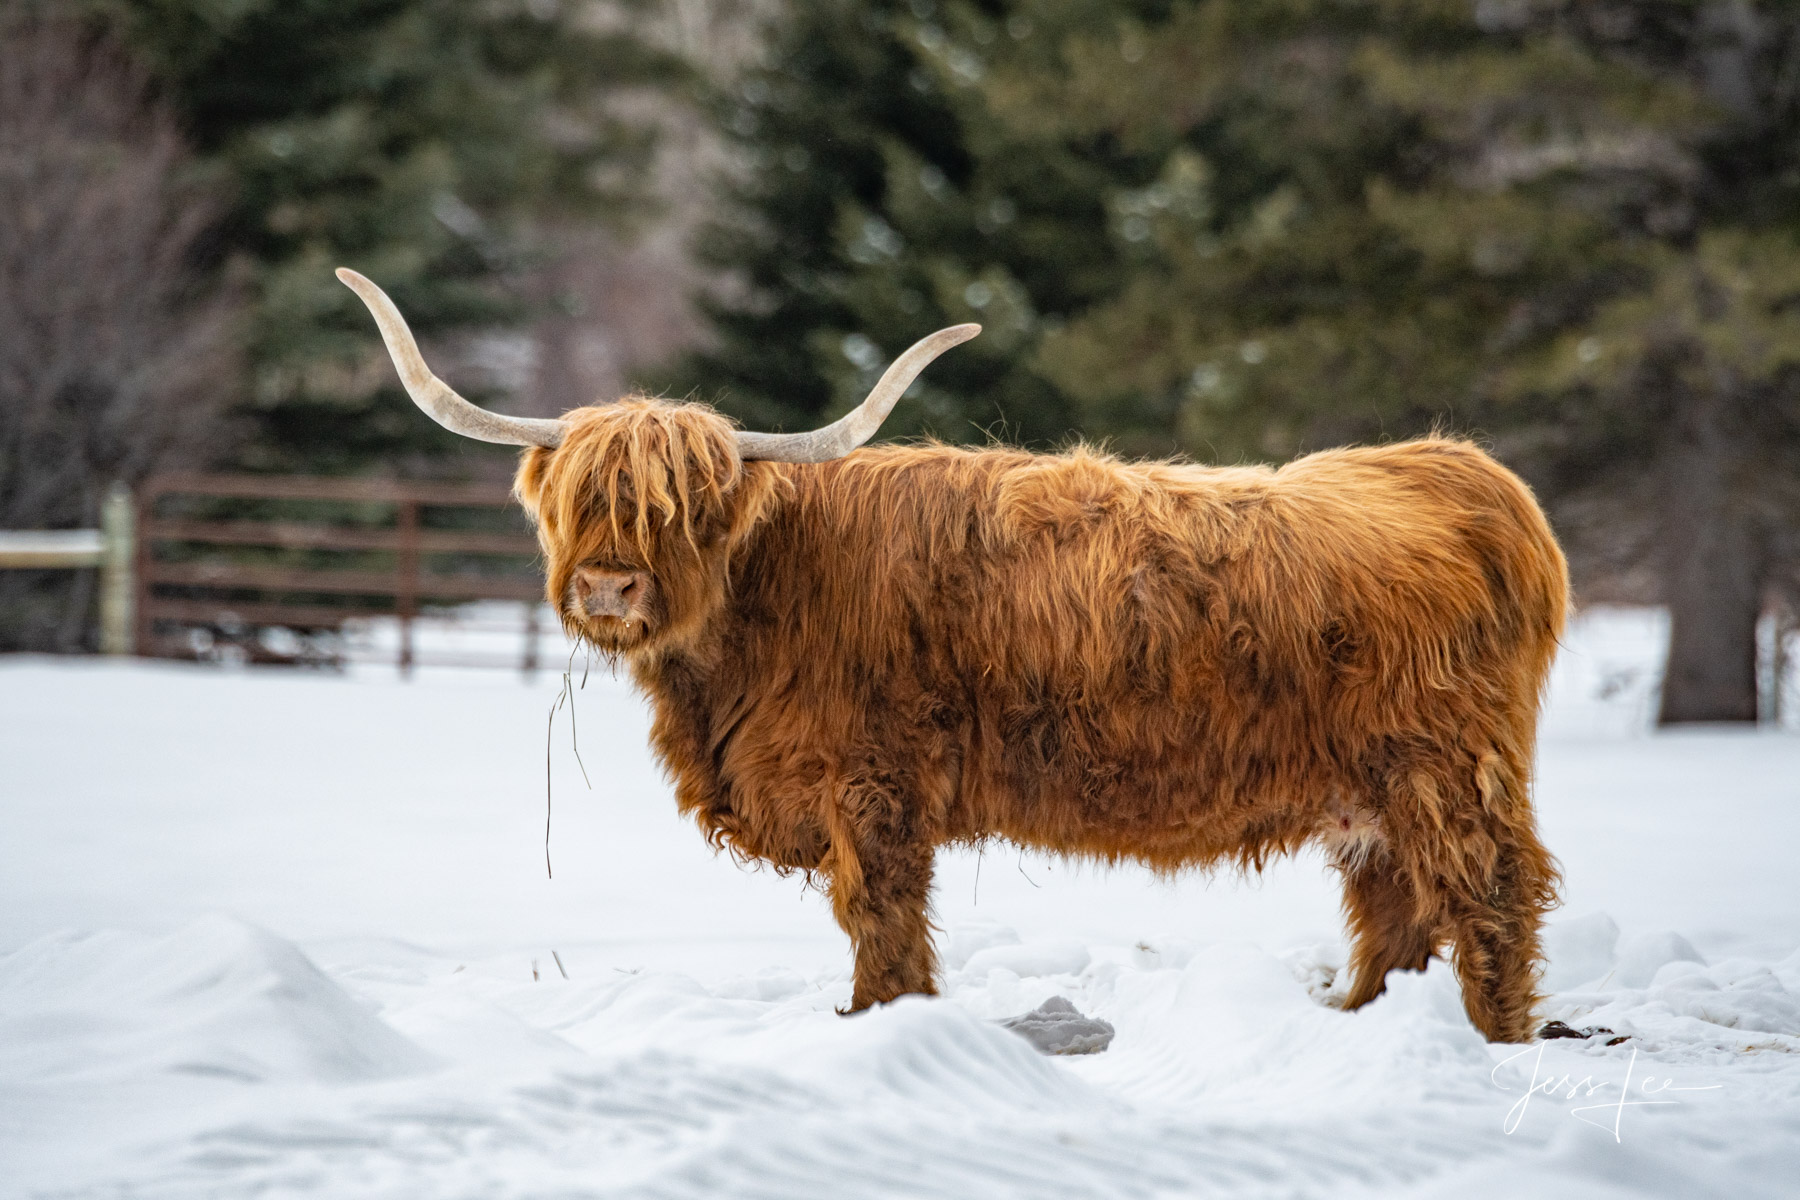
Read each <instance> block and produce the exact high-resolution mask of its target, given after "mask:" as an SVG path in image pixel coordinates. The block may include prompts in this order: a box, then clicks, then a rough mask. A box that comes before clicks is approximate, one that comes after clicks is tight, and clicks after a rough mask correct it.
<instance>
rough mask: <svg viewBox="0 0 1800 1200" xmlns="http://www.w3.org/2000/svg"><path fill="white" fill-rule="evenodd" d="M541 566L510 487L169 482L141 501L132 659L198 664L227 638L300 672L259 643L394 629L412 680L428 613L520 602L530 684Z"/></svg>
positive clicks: (270, 479) (161, 479)
mask: <svg viewBox="0 0 1800 1200" xmlns="http://www.w3.org/2000/svg"><path fill="white" fill-rule="evenodd" d="M495 510H503V511H499V512H496V511H495ZM482 526H485V527H482ZM537 556H538V546H537V541H536V539H535V538H534V537H532V535H531V534H530V532H529V531H528V530H527V528H526V525H525V521H524V517H523V514H522V513H520V512H519V511H518V509H517V507H516V505H514V504H513V502H512V500H511V498H510V496H509V494H508V492H507V489H506V488H505V487H504V486H501V485H496V484H456V483H408V482H402V481H398V480H379V479H320V478H311V477H287V478H282V477H274V476H261V475H198V474H181V475H160V476H156V477H153V478H151V479H150V480H148V481H147V482H146V483H145V484H144V486H143V487H142V488H141V489H140V490H139V492H138V505H137V539H136V561H135V569H134V571H133V574H134V576H135V578H136V588H137V594H136V604H135V606H134V607H135V613H136V637H135V642H136V648H137V652H138V653H139V654H145V655H153V656H165V657H192V656H194V655H195V654H196V653H197V650H196V648H195V647H196V645H197V644H205V643H207V642H210V641H213V640H215V639H219V638H225V639H228V640H230V641H231V642H233V643H234V644H236V645H238V646H240V647H242V649H243V652H244V653H246V654H247V655H248V656H249V657H250V658H252V659H256V660H261V661H271V660H273V661H293V659H294V657H295V656H294V655H293V654H283V653H280V652H276V651H270V650H267V649H266V648H265V647H264V646H263V644H262V642H261V640H260V639H259V638H257V637H256V636H255V635H256V634H257V633H258V632H260V631H264V630H268V629H271V628H280V629H285V630H288V631H291V632H293V633H295V634H298V635H301V636H302V637H306V638H313V637H315V635H318V634H320V633H326V634H341V633H342V631H343V629H344V626H345V623H346V622H349V621H352V620H357V619H361V618H370V617H383V616H391V617H394V618H397V619H398V624H399V635H400V636H399V650H398V659H399V665H400V668H401V670H402V671H408V670H410V669H411V668H412V667H413V666H414V664H415V663H416V662H418V661H419V660H420V655H419V653H418V652H417V650H416V648H415V646H414V636H413V635H414V630H413V625H414V622H415V620H417V619H418V617H419V616H420V614H421V612H422V611H423V610H425V609H426V608H427V606H431V605H447V604H455V603H463V602H468V601H475V600H498V601H517V602H519V603H520V604H521V605H523V606H524V614H523V615H524V620H523V622H522V625H523V635H524V636H523V641H524V646H523V650H522V652H521V654H520V656H519V657H518V658H514V659H511V660H510V661H512V662H517V663H520V664H521V665H522V666H523V667H524V668H525V670H527V671H530V670H532V669H534V668H535V667H536V665H537V664H536V653H537V650H536V647H537V614H538V612H539V610H540V607H541V605H542V602H543V590H544V585H543V576H542V574H541V573H540V571H539V569H538V565H537ZM431 661H432V662H441V661H446V660H444V659H442V658H433V659H431ZM455 661H456V663H457V665H500V663H499V662H497V661H495V660H494V659H493V658H492V656H488V657H485V658H478V659H467V658H465V659H459V660H455Z"/></svg>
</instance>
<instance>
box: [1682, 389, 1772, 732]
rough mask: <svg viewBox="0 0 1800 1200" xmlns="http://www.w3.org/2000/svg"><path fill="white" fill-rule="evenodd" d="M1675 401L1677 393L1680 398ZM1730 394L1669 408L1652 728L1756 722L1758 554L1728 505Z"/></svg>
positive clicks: (1740, 509) (1740, 510)
mask: <svg viewBox="0 0 1800 1200" xmlns="http://www.w3.org/2000/svg"><path fill="white" fill-rule="evenodd" d="M1683 390H1684V391H1685V390H1686V389H1683ZM1732 399H1733V397H1732V395H1731V386H1730V384H1729V383H1728V382H1724V381H1720V384H1719V386H1716V387H1714V388H1712V389H1708V394H1705V395H1696V394H1693V393H1691V392H1690V393H1688V394H1687V395H1685V396H1683V397H1682V398H1681V399H1680V400H1679V401H1677V412H1676V416H1675V420H1674V422H1673V425H1672V427H1671V429H1670V434H1671V438H1670V442H1669V449H1668V452H1667V454H1666V455H1665V456H1664V477H1663V481H1662V497H1661V507H1662V514H1661V515H1662V522H1661V523H1662V529H1663V545H1664V552H1665V555H1666V557H1665V559H1664V565H1663V572H1662V578H1663V596H1664V599H1665V600H1666V601H1667V603H1668V606H1669V618H1670V620H1669V658H1668V664H1667V666H1666V667H1665V668H1664V671H1663V684H1662V710H1661V712H1660V713H1659V714H1658V716H1657V723H1658V724H1659V725H1676V724H1682V723H1685V722H1690V721H1748V722H1754V721H1755V720H1756V620H1757V617H1758V615H1759V614H1760V611H1761V606H1762V590H1763V589H1762V573H1763V572H1762V554H1761V550H1760V546H1759V539H1758V537H1757V532H1756V527H1755V523H1754V520H1753V518H1752V517H1751V515H1750V514H1749V513H1748V512H1746V511H1745V506H1744V505H1742V504H1741V503H1738V502H1737V500H1736V498H1735V496H1734V494H1733V493H1734V490H1735V489H1734V487H1733V483H1734V480H1733V479H1732V473H1733V472H1732V465H1733V461H1734V456H1733V454H1732V445H1731V437H1730V433H1729V429H1728V422H1729V409H1730V404H1731V400H1732Z"/></svg>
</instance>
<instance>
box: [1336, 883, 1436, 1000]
mask: <svg viewBox="0 0 1800 1200" xmlns="http://www.w3.org/2000/svg"><path fill="white" fill-rule="evenodd" d="M1338 868H1339V870H1340V871H1341V872H1342V873H1343V876H1344V915H1345V917H1346V918H1347V919H1348V921H1349V924H1350V938H1351V951H1350V990H1349V992H1348V993H1346V994H1345V996H1344V999H1343V1007H1345V1008H1348V1009H1355V1008H1361V1007H1362V1006H1363V1005H1365V1004H1367V1003H1368V1002H1369V1001H1371V1000H1373V999H1374V998H1375V997H1377V996H1379V995H1381V993H1382V992H1384V991H1386V990H1387V974H1388V972H1389V971H1423V970H1424V969H1425V963H1426V960H1427V959H1429V958H1430V957H1431V954H1432V951H1433V950H1435V949H1436V945H1435V943H1436V941H1437V938H1436V936H1435V930H1434V924H1435V922H1433V921H1432V920H1430V919H1429V918H1426V919H1423V920H1422V919H1421V915H1420V912H1419V905H1418V896H1417V893H1416V892H1415V891H1414V890H1413V888H1412V885H1411V884H1410V882H1409V881H1408V880H1407V878H1406V876H1404V875H1403V874H1401V873H1400V870H1399V867H1398V865H1397V864H1396V863H1395V862H1394V861H1393V860H1392V859H1391V858H1390V857H1389V856H1388V855H1387V854H1386V853H1385V852H1382V853H1377V854H1373V855H1369V856H1367V857H1365V858H1364V859H1363V860H1362V861H1360V862H1340V863H1339V864H1338Z"/></svg>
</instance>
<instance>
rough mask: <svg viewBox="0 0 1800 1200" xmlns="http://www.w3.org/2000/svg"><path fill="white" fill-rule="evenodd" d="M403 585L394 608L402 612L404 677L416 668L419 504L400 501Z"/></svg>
mask: <svg viewBox="0 0 1800 1200" xmlns="http://www.w3.org/2000/svg"><path fill="white" fill-rule="evenodd" d="M399 558H400V561H399V564H398V565H399V568H400V582H399V585H398V586H399V590H398V594H397V595H395V597H394V600H395V604H394V607H395V608H396V609H398V610H399V612H400V674H402V675H404V676H407V677H411V675H412V669H413V616H414V615H415V614H416V613H417V612H418V608H419V502H418V501H417V500H402V501H401V502H400V555H399Z"/></svg>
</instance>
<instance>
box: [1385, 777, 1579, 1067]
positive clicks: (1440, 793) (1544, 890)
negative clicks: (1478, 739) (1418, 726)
mask: <svg viewBox="0 0 1800 1200" xmlns="http://www.w3.org/2000/svg"><path fill="white" fill-rule="evenodd" d="M1527 778H1528V776H1527V774H1526V772H1524V771H1522V770H1518V769H1515V768H1509V767H1508V766H1507V764H1506V763H1505V762H1504V761H1503V760H1502V759H1501V758H1500V757H1499V756H1497V755H1483V756H1482V757H1481V758H1480V759H1479V760H1478V761H1476V762H1475V763H1472V764H1466V765H1465V763H1457V764H1439V765H1437V766H1436V767H1435V768H1434V767H1425V768H1421V769H1415V770H1413V771H1411V772H1409V774H1408V776H1407V778H1406V779H1405V780H1404V783H1403V785H1402V786H1400V787H1398V788H1396V789H1394V790H1393V791H1392V792H1391V793H1390V796H1389V799H1388V805H1387V812H1386V813H1385V814H1384V819H1386V820H1388V821H1390V822H1391V823H1392V824H1393V825H1394V826H1395V828H1394V829H1393V830H1391V832H1390V836H1391V842H1392V846H1393V849H1394V851H1395V856H1396V859H1397V861H1398V864H1399V865H1400V866H1401V868H1402V873H1403V875H1404V877H1405V880H1406V886H1408V887H1410V888H1411V889H1412V890H1413V891H1414V893H1415V895H1417V896H1418V897H1420V898H1421V903H1420V904H1419V905H1418V912H1419V915H1420V918H1421V921H1420V923H1421V924H1422V925H1426V926H1429V927H1431V928H1432V929H1434V930H1435V931H1436V933H1437V934H1438V935H1439V936H1442V937H1443V938H1445V939H1446V940H1448V941H1449V942H1450V943H1451V945H1452V948H1453V954H1452V957H1453V961H1454V963H1455V966H1456V974H1457V978H1458V979H1459V980H1460V982H1461V984H1462V996H1463V1008H1464V1009H1465V1010H1466V1011H1467V1012H1468V1014H1469V1020H1470V1021H1471V1022H1472V1023H1473V1024H1474V1026H1475V1027H1476V1028H1477V1029H1479V1030H1480V1031H1481V1032H1482V1033H1483V1034H1484V1035H1486V1036H1487V1038H1488V1039H1489V1040H1490V1041H1496V1042H1525V1041H1529V1040H1531V1037H1532V1034H1533V1032H1534V1028H1535V1024H1534V1020H1533V1010H1534V1009H1535V1007H1536V1005H1537V1002H1538V999H1539V996H1538V991H1537V983H1538V975H1539V969H1540V964H1541V962H1542V958H1543V949H1542V944H1541V942H1540V940H1539V931H1540V929H1541V927H1542V925H1543V920H1544V914H1545V912H1547V911H1548V910H1549V909H1550V908H1552V907H1553V906H1554V905H1555V903H1556V885H1557V870H1556V862H1555V860H1554V859H1552V858H1551V857H1550V854H1549V852H1548V851H1546V850H1545V849H1544V846H1543V843H1541V842H1540V841H1539V840H1538V837H1537V831H1536V828H1535V825H1536V822H1535V818H1534V817H1533V815H1532V811H1531V804H1530V801H1529V800H1528V799H1527V797H1526V792H1525V787H1526V779H1527Z"/></svg>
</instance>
